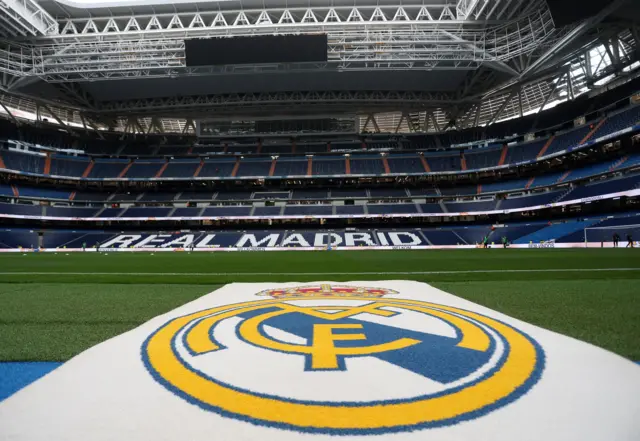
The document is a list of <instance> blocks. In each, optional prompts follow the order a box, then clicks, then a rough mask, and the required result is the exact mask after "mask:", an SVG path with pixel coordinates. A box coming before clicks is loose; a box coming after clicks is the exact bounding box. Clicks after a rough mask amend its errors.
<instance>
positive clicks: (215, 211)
mask: <svg viewBox="0 0 640 441" xmlns="http://www.w3.org/2000/svg"><path fill="white" fill-rule="evenodd" d="M249 214H251V207H242V206H228V207H222V206H220V207H207V208H205V209H204V212H203V213H202V215H203V216H212V217H218V216H249Z"/></svg>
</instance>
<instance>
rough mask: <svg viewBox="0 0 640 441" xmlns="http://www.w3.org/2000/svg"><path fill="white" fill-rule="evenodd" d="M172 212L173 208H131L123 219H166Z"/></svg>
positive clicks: (126, 211)
mask: <svg viewBox="0 0 640 441" xmlns="http://www.w3.org/2000/svg"><path fill="white" fill-rule="evenodd" d="M171 210H172V208H171V207H129V208H127V209H126V210H125V212H124V213H122V215H121V217H165V216H168V215H169V213H170V212H171Z"/></svg>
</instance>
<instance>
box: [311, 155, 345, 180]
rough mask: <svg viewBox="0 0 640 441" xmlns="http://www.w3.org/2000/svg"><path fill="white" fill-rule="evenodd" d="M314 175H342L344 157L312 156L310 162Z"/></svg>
mask: <svg viewBox="0 0 640 441" xmlns="http://www.w3.org/2000/svg"><path fill="white" fill-rule="evenodd" d="M311 167H312V169H313V175H314V176H322V175H344V174H345V173H346V168H345V159H344V157H334V158H332V159H324V157H322V159H321V157H318V156H316V157H314V158H313V162H312V164H311Z"/></svg>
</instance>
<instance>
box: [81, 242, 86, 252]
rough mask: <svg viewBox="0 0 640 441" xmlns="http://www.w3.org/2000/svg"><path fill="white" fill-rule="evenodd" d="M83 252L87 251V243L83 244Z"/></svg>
mask: <svg viewBox="0 0 640 441" xmlns="http://www.w3.org/2000/svg"><path fill="white" fill-rule="evenodd" d="M82 251H87V243H86V242H82Z"/></svg>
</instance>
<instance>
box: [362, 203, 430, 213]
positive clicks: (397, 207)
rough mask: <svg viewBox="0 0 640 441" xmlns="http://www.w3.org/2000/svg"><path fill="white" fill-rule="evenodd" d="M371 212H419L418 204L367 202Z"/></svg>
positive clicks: (368, 209)
mask: <svg viewBox="0 0 640 441" xmlns="http://www.w3.org/2000/svg"><path fill="white" fill-rule="evenodd" d="M367 211H368V212H369V214H413V213H418V208H417V207H416V204H367Z"/></svg>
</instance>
